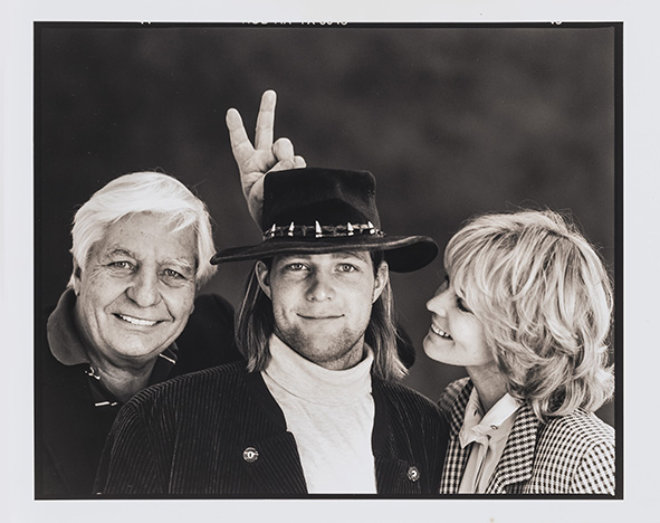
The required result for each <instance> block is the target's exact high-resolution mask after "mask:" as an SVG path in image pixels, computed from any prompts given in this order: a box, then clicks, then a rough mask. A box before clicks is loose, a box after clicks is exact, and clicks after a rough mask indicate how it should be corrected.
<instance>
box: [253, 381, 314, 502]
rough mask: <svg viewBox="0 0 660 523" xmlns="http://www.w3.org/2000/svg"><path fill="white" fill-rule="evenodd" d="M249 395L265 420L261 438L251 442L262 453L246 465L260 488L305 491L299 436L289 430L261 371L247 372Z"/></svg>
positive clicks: (286, 491) (271, 490) (283, 491)
mask: <svg viewBox="0 0 660 523" xmlns="http://www.w3.org/2000/svg"><path fill="white" fill-rule="evenodd" d="M246 381H247V385H248V389H249V391H250V395H251V396H252V398H253V399H254V400H255V402H256V404H257V405H258V406H259V408H260V409H261V411H262V416H260V418H261V419H263V420H264V421H265V423H264V427H265V428H263V429H262V430H260V434H259V436H258V438H256V439H255V440H254V442H251V443H250V446H252V445H253V446H254V447H255V448H256V449H257V450H258V452H259V457H258V459H257V460H255V461H254V462H252V463H249V464H247V463H246V466H245V469H246V470H247V473H248V475H249V476H250V477H251V479H252V481H253V482H254V484H255V486H256V490H257V491H261V492H264V493H280V494H306V493H307V484H306V482H305V476H304V474H303V470H302V465H301V463H300V455H299V454H298V447H297V445H296V440H295V438H294V436H293V434H291V433H290V432H288V431H287V427H286V419H285V417H284V413H283V412H282V409H281V408H280V406H279V405H278V403H277V402H276V401H275V398H273V396H272V395H271V394H270V391H269V390H268V387H267V386H266V384H265V383H264V381H263V378H262V377H261V373H260V372H251V373H249V374H248V376H247V380H246Z"/></svg>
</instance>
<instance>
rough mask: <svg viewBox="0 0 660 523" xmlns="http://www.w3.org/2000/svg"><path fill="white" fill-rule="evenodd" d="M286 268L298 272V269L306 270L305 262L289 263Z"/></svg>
mask: <svg viewBox="0 0 660 523" xmlns="http://www.w3.org/2000/svg"><path fill="white" fill-rule="evenodd" d="M285 269H286V270H287V271H292V272H298V271H303V270H305V264H304V263H289V264H288V265H287V266H286V267H285Z"/></svg>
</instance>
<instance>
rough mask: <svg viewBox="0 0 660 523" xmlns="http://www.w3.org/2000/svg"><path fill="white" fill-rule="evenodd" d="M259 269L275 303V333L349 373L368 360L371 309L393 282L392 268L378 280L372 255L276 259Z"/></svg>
mask: <svg viewBox="0 0 660 523" xmlns="http://www.w3.org/2000/svg"><path fill="white" fill-rule="evenodd" d="M255 270H256V271H257V276H258V278H259V283H260V286H261V288H262V290H263V291H264V293H265V294H266V295H267V296H268V297H269V298H270V300H271V302H272V304H273V317H274V319H275V334H276V335H277V336H278V337H279V338H280V339H281V340H282V341H283V342H284V343H286V344H287V345H288V346H289V347H291V348H292V349H293V350H295V351H296V352H297V353H298V354H300V355H301V356H303V357H305V358H306V359H308V360H309V361H312V362H314V363H316V364H317V365H320V366H321V367H325V368H327V369H333V370H341V369H346V368H350V367H352V366H354V365H356V364H357V363H359V362H360V361H361V360H362V358H363V345H364V333H365V330H366V328H367V326H368V325H369V319H370V318H371V307H372V305H373V303H374V302H375V301H376V300H377V299H378V298H379V297H380V294H381V292H382V290H383V288H384V287H385V284H386V283H387V281H388V269H387V264H386V263H382V264H381V265H380V267H379V268H378V270H377V271H375V272H376V274H375V275H374V267H373V264H372V261H371V255H370V253H369V252H368V251H341V252H336V253H329V254H292V255H282V256H276V257H275V258H274V259H273V262H272V265H271V267H270V269H268V267H267V266H266V265H265V264H264V263H263V262H258V263H257V265H256V268H255Z"/></svg>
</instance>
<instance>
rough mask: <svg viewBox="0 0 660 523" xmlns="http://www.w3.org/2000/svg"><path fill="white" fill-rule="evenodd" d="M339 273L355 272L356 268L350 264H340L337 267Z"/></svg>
mask: <svg viewBox="0 0 660 523" xmlns="http://www.w3.org/2000/svg"><path fill="white" fill-rule="evenodd" d="M339 270H340V272H355V271H357V270H358V269H357V267H356V266H355V265H353V264H351V263H342V264H340V265H339Z"/></svg>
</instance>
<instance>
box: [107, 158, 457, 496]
mask: <svg viewBox="0 0 660 523" xmlns="http://www.w3.org/2000/svg"><path fill="white" fill-rule="evenodd" d="M259 221H260V225H261V228H262V230H263V241H262V242H261V243H259V244H256V245H251V246H244V247H236V248H232V249H226V250H224V251H221V252H219V253H218V254H216V256H214V257H213V259H212V263H224V262H230V261H239V260H256V263H255V266H254V270H253V271H252V274H251V276H250V278H249V281H248V286H247V290H246V295H245V298H244V300H243V303H242V306H241V309H240V312H239V319H238V332H237V339H238V344H239V348H240V350H241V351H242V352H243V354H244V356H245V357H246V359H247V360H248V363H247V366H246V365H245V363H237V364H230V365H225V366H221V367H216V368H213V369H208V370H205V371H201V372H198V373H194V374H190V375H187V376H182V377H180V378H177V379H175V380H171V381H170V382H167V383H164V384H161V385H159V386H156V387H153V388H151V389H149V390H146V391H143V392H141V393H140V394H138V395H137V396H136V397H135V398H134V399H133V400H132V401H130V402H129V403H128V404H127V405H126V406H125V407H124V408H123V409H122V411H121V412H120V414H119V416H118V418H117V421H116V422H115V425H114V427H113V429H112V432H111V434H110V437H109V439H108V442H107V445H106V453H105V456H104V459H103V460H102V463H101V467H100V469H99V474H98V478H97V487H98V492H99V494H103V495H106V496H110V497H124V496H177V497H217V496H230V497H231V496H257V497H259V496H263V497H274V496H302V495H305V494H379V495H385V496H400V495H413V496H414V495H423V494H434V493H437V492H438V488H439V480H440V471H441V468H442V462H443V458H444V450H443V449H444V448H445V446H446V438H447V430H446V426H445V423H444V421H443V419H442V417H441V416H440V414H439V412H438V411H437V409H436V407H435V405H433V404H432V403H431V402H429V401H428V400H427V399H425V398H423V397H422V396H420V395H419V394H417V393H415V392H413V391H412V390H410V389H407V388H406V387H404V386H402V385H400V384H397V383H396V379H397V378H399V377H401V376H402V375H403V373H404V372H405V368H404V366H403V364H402V363H401V361H400V360H399V358H398V355H397V350H396V331H395V327H394V322H393V319H392V301H391V290H390V285H389V269H392V270H394V271H401V272H406V271H412V270H416V269H419V268H421V267H424V266H425V265H427V264H428V263H430V262H431V260H433V258H434V257H435V256H436V254H437V246H436V245H435V243H434V242H433V240H431V239H430V238H427V237H423V236H387V235H386V234H385V233H384V232H383V231H382V230H381V228H380V220H379V217H378V211H377V209H376V204H375V181H374V178H373V176H372V175H371V174H370V173H368V172H366V171H346V170H334V169H320V168H301V169H291V170H284V171H279V172H270V173H269V174H267V175H266V177H265V179H264V181H263V204H262V208H261V212H260V213H259Z"/></svg>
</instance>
